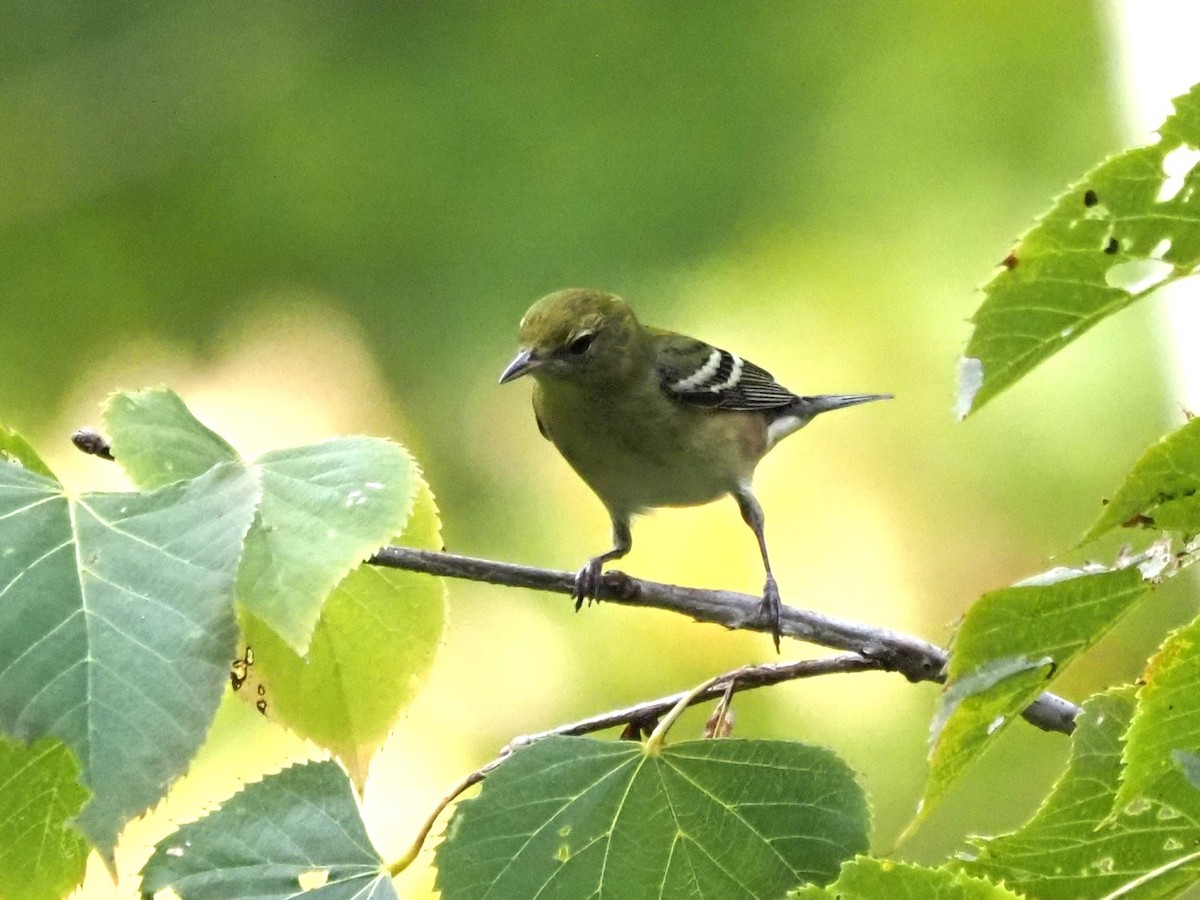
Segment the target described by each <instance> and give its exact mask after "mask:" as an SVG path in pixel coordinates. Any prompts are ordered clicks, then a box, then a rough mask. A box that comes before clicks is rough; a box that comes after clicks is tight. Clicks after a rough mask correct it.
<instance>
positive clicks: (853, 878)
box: [788, 856, 1020, 900]
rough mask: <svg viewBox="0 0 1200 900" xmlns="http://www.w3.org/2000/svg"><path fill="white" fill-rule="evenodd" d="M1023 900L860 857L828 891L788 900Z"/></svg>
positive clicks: (807, 891) (956, 877)
mask: <svg viewBox="0 0 1200 900" xmlns="http://www.w3.org/2000/svg"><path fill="white" fill-rule="evenodd" d="M881 897H886V898H887V900H1020V895H1018V894H1014V893H1013V892H1012V891H1010V890H1007V889H1006V888H1003V887H1001V886H1000V885H996V884H992V883H991V882H990V881H985V880H984V879H982V878H972V877H971V876H969V875H965V874H963V873H962V872H957V871H955V870H953V869H929V868H926V867H925V866H917V865H913V864H912V863H901V862H892V861H891V860H888V859H872V858H871V857H869V856H860V857H858V858H857V859H852V860H850V861H849V862H847V863H845V864H843V865H842V871H841V873H840V874H839V875H838V880H837V881H835V882H834V883H833V884H830V885H826V886H825V887H817V886H816V885H806V886H804V887H802V888H799V889H797V890H794V891H791V892H789V893H788V900H879V898H881Z"/></svg>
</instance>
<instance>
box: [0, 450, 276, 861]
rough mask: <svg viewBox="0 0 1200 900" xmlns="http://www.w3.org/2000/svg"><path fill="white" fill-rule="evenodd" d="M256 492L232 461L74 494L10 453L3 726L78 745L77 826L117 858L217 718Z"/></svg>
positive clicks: (0, 590)
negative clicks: (120, 841) (130, 489)
mask: <svg viewBox="0 0 1200 900" xmlns="http://www.w3.org/2000/svg"><path fill="white" fill-rule="evenodd" d="M258 497H259V493H258V485H257V483H256V481H255V479H254V478H253V476H252V475H251V474H250V473H248V472H246V471H245V470H244V469H242V468H240V467H237V466H231V465H225V466H219V467H217V468H215V469H211V470H210V471H208V472H207V473H205V474H204V475H202V476H200V477H199V478H196V479H193V480H191V481H181V482H176V483H175V484H172V485H168V486H167V487H164V488H160V489H159V490H156V491H152V492H150V493H143V494H84V495H82V496H79V497H70V496H68V495H66V494H65V493H64V491H63V487H62V485H61V484H59V483H58V482H57V481H55V480H53V479H52V478H48V477H46V476H44V475H41V474H39V473H38V472H36V471H34V470H31V469H27V468H24V467H22V466H18V465H0V595H2V596H3V602H2V603H0V729H2V730H3V731H4V732H6V733H8V734H10V735H12V736H14V737H16V738H18V739H19V740H22V741H29V740H36V739H37V738H40V737H43V736H47V735H50V736H54V737H57V738H59V739H60V740H62V741H63V743H65V744H66V745H67V746H68V747H70V748H71V751H72V752H73V753H74V755H75V758H76V759H78V760H79V761H80V764H81V765H82V768H83V782H84V783H85V784H86V785H87V787H88V788H89V789H90V790H91V791H92V795H93V796H92V799H91V800H90V801H89V802H88V804H87V805H86V806H85V807H84V809H83V812H82V813H81V814H80V816H79V820H78V824H79V827H80V829H81V830H82V831H83V832H84V833H85V834H86V835H87V836H88V837H89V838H90V839H91V841H92V843H93V844H94V845H95V846H96V847H97V848H98V849H100V850H101V852H102V853H104V854H106V855H108V856H109V857H110V858H111V852H112V848H113V845H114V844H115V842H116V838H117V834H118V832H119V831H120V829H121V826H122V825H123V824H124V823H125V822H126V821H127V820H128V819H129V818H130V817H131V816H134V815H137V814H138V813H140V812H142V811H143V810H145V809H146V808H148V807H149V806H150V805H151V804H153V803H155V802H156V801H157V800H159V799H160V798H161V797H162V796H163V794H164V793H166V790H167V786H168V785H169V784H170V782H171V781H172V779H174V778H175V777H176V776H178V775H179V774H180V773H182V772H183V771H184V770H185V769H186V767H187V763H188V760H190V759H191V757H192V755H193V754H194V753H195V752H196V749H197V748H198V747H199V745H200V743H201V741H202V740H203V738H204V735H205V733H206V732H207V731H208V727H209V725H210V724H211V723H212V720H213V716H214V715H215V714H216V709H217V704H218V703H219V701H220V698H221V692H222V689H223V688H224V685H225V682H226V679H227V674H226V673H227V670H228V665H229V660H230V658H231V656H230V654H231V653H232V652H233V650H234V645H235V637H236V632H237V629H236V622H235V619H234V610H233V585H234V578H235V575H236V572H237V566H238V560H239V557H240V556H241V552H242V540H243V538H244V537H245V535H246V531H247V529H248V528H249V526H250V521H251V519H252V517H253V515H254V509H255V506H256V504H257V503H258Z"/></svg>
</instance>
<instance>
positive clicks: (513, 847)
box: [437, 737, 869, 900]
mask: <svg viewBox="0 0 1200 900" xmlns="http://www.w3.org/2000/svg"><path fill="white" fill-rule="evenodd" d="M868 825H869V815H868V811H867V804H866V799H865V798H864V796H863V793H862V790H861V789H860V788H859V786H858V785H857V783H856V782H855V780H854V776H853V773H851V771H850V770H849V769H848V768H847V767H846V764H845V763H843V762H842V761H841V760H840V759H838V757H837V756H835V755H834V754H833V753H832V752H831V751H829V750H825V749H823V748H820V747H809V746H806V745H804V744H797V743H790V742H783V741H739V740H708V741H693V742H688V743H681V744H674V745H669V746H667V747H665V748H663V749H661V750H660V751H658V752H648V751H647V748H646V746H645V745H644V744H641V743H636V742H630V741H617V742H602V741H595V740H589V739H586V738H567V737H552V738H547V739H545V740H542V741H539V742H537V743H536V744H533V745H532V746H530V747H527V748H525V749H523V750H518V751H517V752H516V753H515V754H513V756H512V757H511V758H510V759H508V760H507V761H506V762H505V763H504V764H503V765H501V766H500V767H499V768H498V769H496V770H495V771H494V772H492V773H491V774H490V775H489V776H488V777H487V780H486V781H485V782H484V784H483V790H482V792H481V793H480V795H479V796H478V797H477V798H475V799H472V800H466V801H463V802H462V803H460V804H459V805H458V807H457V809H456V810H455V812H454V816H453V818H452V819H451V820H450V824H449V825H448V826H447V828H446V837H445V840H444V841H443V842H442V844H441V845H440V846H439V847H438V849H437V867H438V876H437V886H438V888H439V889H440V890H441V892H442V896H443V897H444V898H446V900H458V898H469V900H486V898H501V897H503V898H510V897H511V898H518V897H533V896H536V895H539V894H540V895H542V896H555V897H593V896H619V897H630V898H637V897H683V896H701V895H703V896H713V897H723V898H730V900H735V898H756V897H778V896H782V895H783V893H784V892H785V891H786V890H787V889H788V888H790V887H794V886H795V885H797V884H802V883H804V882H807V881H813V882H816V883H818V884H824V883H826V882H828V881H830V880H832V879H833V878H834V877H835V876H836V875H837V871H838V866H839V865H840V864H841V862H842V861H843V860H845V859H848V858H850V857H851V856H853V855H854V854H856V853H861V852H863V851H865V850H866V847H867V830H868Z"/></svg>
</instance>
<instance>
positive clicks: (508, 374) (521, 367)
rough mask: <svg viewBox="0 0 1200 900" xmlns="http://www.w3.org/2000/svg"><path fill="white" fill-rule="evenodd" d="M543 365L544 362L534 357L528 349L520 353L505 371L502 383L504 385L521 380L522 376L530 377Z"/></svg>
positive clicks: (502, 373) (502, 374)
mask: <svg viewBox="0 0 1200 900" xmlns="http://www.w3.org/2000/svg"><path fill="white" fill-rule="evenodd" d="M541 363H542V361H541V360H540V359H537V358H536V357H535V356H534V355H533V351H532V350H530V349H528V348H526V349H524V350H522V351H521V352H520V353H518V354H517V355H516V356H515V357H514V358H513V361H512V362H510V363H509V364H508V366H507V367H506V368H505V370H504V371H503V372H501V373H500V383H501V384H504V383H506V382H509V381H512V380H513V379H516V378H520V377H521V376H522V375H528V374H529V373H530V372H532V371H533V370H534V369H536V368H537V367H538V366H539V365H541Z"/></svg>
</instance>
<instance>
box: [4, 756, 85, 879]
mask: <svg viewBox="0 0 1200 900" xmlns="http://www.w3.org/2000/svg"><path fill="white" fill-rule="evenodd" d="M78 777H79V763H77V762H76V761H75V757H73V756H72V755H71V751H70V750H68V749H67V748H66V746H65V745H64V744H62V743H61V742H59V741H56V740H54V739H53V738H44V739H43V740H40V741H38V742H37V743H36V744H34V745H33V746H31V747H24V746H22V745H20V744H15V743H12V742H11V741H7V740H4V739H3V738H0V897H23V898H25V900H42V898H46V900H57V898H59V897H63V896H65V895H66V894H68V893H69V892H70V891H71V890H72V889H73V888H74V887H75V886H76V885H77V884H79V882H80V881H82V880H83V871H84V867H85V865H86V862H87V855H88V852H89V851H90V849H91V848H90V847H88V843H87V841H85V840H84V839H83V836H82V835H81V834H79V833H78V832H77V831H75V830H74V829H73V828H70V827H69V826H68V825H67V822H68V821H69V820H70V819H71V817H72V816H74V815H75V814H76V813H78V812H79V808H80V807H81V806H83V803H84V801H85V800H87V797H88V791H87V788H85V787H84V786H83V785H81V784H80V783H79V782H78V780H77V779H78Z"/></svg>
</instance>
